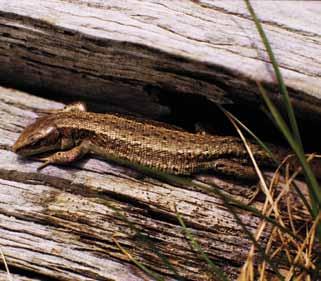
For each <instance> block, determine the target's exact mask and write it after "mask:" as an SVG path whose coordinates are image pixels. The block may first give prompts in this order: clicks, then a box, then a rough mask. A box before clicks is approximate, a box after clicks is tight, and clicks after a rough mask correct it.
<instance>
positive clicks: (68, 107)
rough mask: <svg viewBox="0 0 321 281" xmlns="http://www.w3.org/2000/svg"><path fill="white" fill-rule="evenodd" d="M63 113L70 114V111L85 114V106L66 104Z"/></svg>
mask: <svg viewBox="0 0 321 281" xmlns="http://www.w3.org/2000/svg"><path fill="white" fill-rule="evenodd" d="M62 111H63V112H70V111H80V112H86V111H87V106H86V104H85V103H83V102H80V101H78V102H74V103H71V104H67V105H66V106H65V107H64V108H63V109H62Z"/></svg>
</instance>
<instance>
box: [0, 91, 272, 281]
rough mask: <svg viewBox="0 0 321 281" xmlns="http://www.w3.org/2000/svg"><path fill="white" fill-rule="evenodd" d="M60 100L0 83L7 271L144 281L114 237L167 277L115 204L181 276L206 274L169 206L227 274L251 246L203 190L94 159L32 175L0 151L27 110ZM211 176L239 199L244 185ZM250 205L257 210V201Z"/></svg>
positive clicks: (27, 117)
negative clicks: (50, 100) (35, 94)
mask: <svg viewBox="0 0 321 281" xmlns="http://www.w3.org/2000/svg"><path fill="white" fill-rule="evenodd" d="M60 107H62V105H61V104H58V103H54V102H49V101H47V100H44V99H40V98H36V97H34V96H31V95H27V94H24V93H22V92H18V91H14V90H9V89H5V88H0V155H1V157H0V190H1V192H0V247H1V249H2V250H3V252H4V254H5V256H6V260H7V262H8V263H9V267H10V268H12V271H13V272H14V273H17V274H21V275H22V276H23V274H24V272H30V271H31V272H35V273H37V274H38V275H39V274H40V275H39V276H40V278H41V276H44V279H46V277H55V278H58V279H63V280H119V281H120V280H122V281H123V280H133V281H134V280H149V279H150V278H148V277H146V276H145V277H143V275H144V274H143V273H141V272H140V271H139V270H138V269H137V268H136V267H134V266H133V265H132V264H131V263H129V262H128V258H127V257H126V256H125V255H124V254H122V253H121V252H120V250H119V249H118V248H117V246H116V245H115V243H114V241H113V236H114V235H116V236H115V237H116V238H115V239H117V240H118V241H119V243H121V245H122V246H123V247H124V248H126V249H127V250H128V251H129V252H130V253H131V254H132V255H133V256H134V257H135V258H136V259H137V260H139V261H141V262H143V263H144V264H146V265H147V266H148V267H149V268H151V269H153V270H155V271H157V272H158V273H161V274H163V275H165V276H173V273H172V272H171V271H170V270H169V269H168V268H166V266H165V265H164V264H163V262H162V261H161V260H160V259H159V258H158V257H157V255H156V254H155V253H154V252H153V250H152V249H151V248H150V246H149V245H148V244H146V243H144V242H142V241H139V240H138V239H137V235H135V231H134V230H133V229H131V227H130V226H129V224H128V223H127V222H126V221H124V219H123V218H122V217H121V216H120V215H119V214H118V213H117V212H116V211H115V209H114V208H117V209H118V210H119V212H120V213H121V214H122V215H123V216H125V217H126V218H127V220H128V222H131V223H133V224H134V225H135V227H137V228H138V229H139V230H141V231H142V233H143V234H145V235H148V236H149V237H150V238H151V239H152V241H153V244H154V246H155V247H156V248H157V249H158V250H157V251H159V253H161V254H162V255H164V256H166V257H168V258H169V260H170V262H172V264H173V265H174V267H175V268H176V270H177V272H178V273H179V274H180V275H181V276H183V277H184V278H186V280H207V279H206V278H209V276H208V271H207V270H206V265H205V263H203V262H202V261H201V260H200V259H199V257H197V255H196V254H195V253H194V251H193V250H192V249H191V247H190V245H189V243H188V242H187V240H186V237H185V236H184V234H183V229H182V227H181V226H180V225H179V223H178V221H177V218H176V214H175V206H176V208H177V210H178V211H179V212H180V213H181V214H182V217H183V218H184V221H185V223H186V224H187V225H188V226H189V227H190V230H191V231H192V233H193V234H194V235H195V237H197V239H198V241H199V242H200V244H201V245H202V247H203V248H204V250H205V252H206V253H207V254H208V255H209V256H210V258H212V259H213V260H214V261H215V262H216V263H217V264H218V265H220V266H222V267H223V268H224V270H225V271H226V272H227V273H228V274H229V275H230V276H232V277H235V276H236V274H237V272H238V270H239V268H240V266H241V265H242V264H243V262H244V260H245V258H246V255H247V251H248V248H249V246H250V245H251V243H250V242H249V240H248V238H247V236H246V234H244V232H243V230H242V229H241V226H239V225H238V224H237V223H236V222H235V220H234V218H233V215H232V214H231V213H230V212H229V211H228V210H227V209H226V207H225V206H224V204H223V203H222V202H221V200H220V199H218V198H216V197H215V196H214V195H213V194H208V193H207V192H204V191H202V190H195V189H191V188H187V187H177V186H171V185H169V184H164V183H161V182H159V181H157V180H155V179H151V178H147V177H144V176H143V175H141V174H139V173H138V172H136V171H133V170H131V169H129V168H125V167H121V166H117V165H115V164H111V163H107V162H104V161H100V160H98V159H85V160H84V161H82V162H80V163H75V164H72V165H71V166H68V167H54V166H49V167H47V168H45V169H44V170H42V171H41V172H37V171H36V168H37V166H38V165H39V162H37V161H31V160H26V159H20V158H18V157H17V156H16V155H15V154H14V153H12V152H11V151H10V146H11V145H12V143H13V142H14V140H15V139H16V138H17V136H18V133H19V132H20V131H21V130H22V129H23V127H24V126H25V125H27V124H28V123H30V122H32V121H33V120H34V119H35V118H36V116H37V113H35V112H39V111H40V112H41V111H44V110H47V109H53V108H56V109H57V108H60ZM211 179H212V180H213V181H214V182H215V184H216V185H218V186H219V187H220V188H222V189H223V190H225V192H228V193H230V194H233V196H234V198H237V199H239V200H241V201H243V202H246V201H247V200H248V199H249V197H250V195H251V193H252V192H251V189H250V187H246V186H241V185H236V184H232V183H231V182H228V181H223V180H220V179H217V178H215V177H212V178H211ZM254 205H255V206H257V207H258V208H260V206H261V203H260V202H255V204H254ZM240 217H241V219H242V220H243V222H244V223H245V225H246V226H247V227H248V229H249V230H250V231H251V232H254V231H255V229H256V227H257V225H258V223H259V221H260V220H259V219H258V218H256V217H254V216H253V215H251V214H249V213H246V212H240ZM268 235H269V233H268V232H266V233H265V234H264V235H263V240H262V241H264V239H265V238H266V237H268ZM264 237H265V238H264ZM261 243H263V242H261ZM262 245H263V244H262ZM15 271H17V272H15ZM20 271H21V272H20ZM38 275H37V276H38ZM39 276H38V277H39ZM34 280H35V279H34Z"/></svg>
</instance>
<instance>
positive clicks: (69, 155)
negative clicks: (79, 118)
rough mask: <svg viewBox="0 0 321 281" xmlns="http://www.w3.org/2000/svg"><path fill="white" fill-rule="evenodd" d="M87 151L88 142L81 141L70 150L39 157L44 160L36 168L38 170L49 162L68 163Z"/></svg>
mask: <svg viewBox="0 0 321 281" xmlns="http://www.w3.org/2000/svg"><path fill="white" fill-rule="evenodd" d="M88 152H89V145H88V142H87V141H83V142H82V143H80V144H79V145H78V146H75V147H73V148H72V149H70V150H67V151H58V152H56V153H54V154H52V155H50V156H48V157H44V158H40V160H42V161H45V162H44V163H43V164H41V165H40V166H39V167H38V168H37V170H38V171H39V170H41V169H43V168H44V167H46V166H48V165H50V164H68V163H71V162H74V161H76V160H79V159H80V158H82V157H83V156H84V155H86V154H87V153H88Z"/></svg>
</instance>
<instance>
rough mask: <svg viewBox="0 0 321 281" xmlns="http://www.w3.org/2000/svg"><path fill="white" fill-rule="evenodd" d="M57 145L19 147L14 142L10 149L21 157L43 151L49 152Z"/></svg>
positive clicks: (42, 152) (39, 153)
mask: <svg viewBox="0 0 321 281" xmlns="http://www.w3.org/2000/svg"><path fill="white" fill-rule="evenodd" d="M57 148H58V147H57V145H49V146H44V147H39V148H34V147H33V148H30V149H28V148H24V147H19V146H17V145H16V144H14V145H13V146H12V151H13V152H14V153H16V154H18V155H19V156H22V157H29V156H34V155H42V154H44V153H47V152H50V151H54V150H57Z"/></svg>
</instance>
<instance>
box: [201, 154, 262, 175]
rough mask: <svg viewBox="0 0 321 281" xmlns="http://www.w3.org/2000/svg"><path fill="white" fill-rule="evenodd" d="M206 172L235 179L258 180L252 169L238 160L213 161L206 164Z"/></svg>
mask: <svg viewBox="0 0 321 281" xmlns="http://www.w3.org/2000/svg"><path fill="white" fill-rule="evenodd" d="M206 170H208V171H213V172H214V173H217V174H220V175H223V176H228V177H232V178H236V179H243V180H257V179H258V176H257V174H256V172H255V169H254V167H253V166H251V165H250V164H249V163H248V162H246V163H245V162H244V161H240V160H239V159H215V160H213V161H211V162H209V163H208V164H207V169H206Z"/></svg>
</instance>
